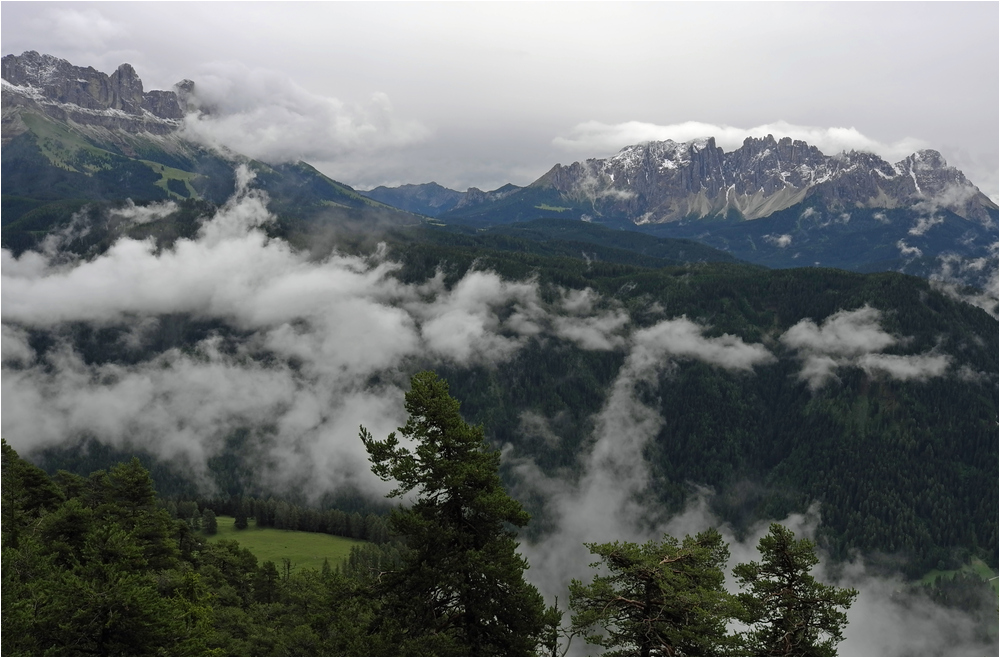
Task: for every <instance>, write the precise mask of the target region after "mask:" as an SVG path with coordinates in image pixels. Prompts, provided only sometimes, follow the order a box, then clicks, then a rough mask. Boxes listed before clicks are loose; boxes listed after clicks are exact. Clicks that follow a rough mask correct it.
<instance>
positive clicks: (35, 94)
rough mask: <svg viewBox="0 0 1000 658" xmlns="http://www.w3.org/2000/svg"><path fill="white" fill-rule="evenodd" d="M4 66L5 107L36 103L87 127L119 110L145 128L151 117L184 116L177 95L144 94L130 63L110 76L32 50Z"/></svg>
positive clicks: (7, 60) (8, 58)
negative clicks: (141, 120) (140, 120)
mask: <svg viewBox="0 0 1000 658" xmlns="http://www.w3.org/2000/svg"><path fill="white" fill-rule="evenodd" d="M0 68H2V73H3V79H4V80H5V81H6V82H7V83H8V84H7V85H4V89H3V94H4V105H12V106H17V105H32V106H35V107H36V108H39V109H41V110H42V111H44V112H46V113H50V114H54V115H56V116H57V118H60V119H64V118H66V117H67V116H72V117H73V120H74V121H77V122H78V123H84V124H87V123H92V122H93V121H95V120H96V121H101V119H95V118H94V117H100V116H104V117H108V116H111V115H112V114H114V113H115V112H119V113H124V114H125V115H129V116H132V117H136V118H142V119H144V123H146V124H148V123H149V121H148V120H147V119H150V118H152V119H163V120H178V119H181V118H183V116H184V111H183V106H182V105H181V102H180V99H179V97H178V95H177V93H176V92H174V91H151V92H146V91H144V90H143V86H142V80H141V79H140V78H139V74H138V73H136V70H135V68H133V67H132V65H131V64H127V63H126V64H122V65H121V66H119V67H118V68H117V70H115V72H114V73H112V74H111V75H107V74H104V73H102V72H100V71H98V70H96V69H94V68H93V67H90V66H88V67H86V68H84V67H81V66H74V65H73V64H70V63H69V62H68V61H66V60H64V59H60V58H58V57H54V56H52V55H45V54H39V53H37V52H35V51H33V50H29V51H27V52H24V53H22V54H21V55H6V56H4V57H3V59H2V66H0ZM15 96H16V97H19V98H15ZM109 112H110V113H111V114H109ZM147 113H148V114H149V115H151V116H149V117H147V116H146V115H147ZM88 117H90V119H88Z"/></svg>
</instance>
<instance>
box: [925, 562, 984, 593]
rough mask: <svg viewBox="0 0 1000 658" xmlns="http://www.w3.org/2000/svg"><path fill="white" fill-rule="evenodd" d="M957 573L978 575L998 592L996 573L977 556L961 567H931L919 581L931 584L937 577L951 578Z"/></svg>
mask: <svg viewBox="0 0 1000 658" xmlns="http://www.w3.org/2000/svg"><path fill="white" fill-rule="evenodd" d="M958 573H971V574H975V575H977V576H979V577H980V578H981V579H982V580H983V581H984V582H988V583H989V584H990V586H992V587H993V593H994V594H1000V591H998V587H997V575H996V574H995V573H994V572H993V570H992V569H990V567H989V565H987V564H986V563H985V562H983V561H982V560H980V559H979V558H972V560H970V561H969V563H968V564H965V565H962V568H961V569H954V570H950V571H940V570H938V569H933V570H931V571H929V572H928V573H927V574H925V575H924V577H923V578H921V579H920V582H921V583H922V584H924V585H932V584H933V583H934V581H936V580H937V579H938V578H944V579H945V580H951V579H952V578H954V577H955V574H958Z"/></svg>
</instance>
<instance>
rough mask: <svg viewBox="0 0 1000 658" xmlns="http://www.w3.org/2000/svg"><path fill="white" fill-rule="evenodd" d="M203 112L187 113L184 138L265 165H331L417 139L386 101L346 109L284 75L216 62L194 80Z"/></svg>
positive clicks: (418, 128) (420, 132) (419, 132)
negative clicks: (308, 162)
mask: <svg viewBox="0 0 1000 658" xmlns="http://www.w3.org/2000/svg"><path fill="white" fill-rule="evenodd" d="M195 98H196V102H197V103H198V104H199V105H200V108H201V110H203V111H198V112H192V113H190V114H188V116H187V117H186V118H185V121H184V130H183V134H184V135H185V136H186V137H188V138H191V139H194V140H197V141H201V142H204V143H207V144H209V145H213V146H218V145H222V146H225V147H228V148H230V149H232V150H234V151H236V152H239V153H242V154H244V155H248V156H250V157H252V158H256V159H259V160H264V161H267V162H285V161H295V160H318V161H335V160H340V159H342V158H343V157H344V156H345V155H348V154H353V153H368V152H371V151H376V150H380V149H385V148H398V147H402V146H407V145H410V144H415V143H418V142H420V141H423V140H424V139H426V138H427V137H428V136H429V134H430V133H429V131H428V130H427V128H426V127H425V126H423V125H422V124H421V123H420V122H418V121H415V120H412V119H401V118H399V117H398V116H396V114H395V112H394V111H393V109H392V104H391V103H390V101H389V97H388V96H387V95H385V94H383V93H375V94H373V95H372V96H371V98H370V99H369V101H368V103H367V104H364V105H362V104H348V103H344V102H342V101H340V100H338V99H336V98H332V97H327V96H321V95H319V94H315V93H313V92H310V91H308V90H306V89H304V88H302V87H300V86H299V85H298V84H296V83H295V82H293V81H292V80H291V79H289V78H288V77H287V76H285V75H284V74H281V73H278V72H277V71H272V70H268V69H260V68H257V69H251V68H249V67H247V66H245V65H243V64H240V63H237V62H228V63H224V64H223V63H217V64H214V65H212V66H211V67H209V68H208V71H207V72H206V73H205V74H204V75H203V76H200V77H199V78H198V79H197V80H196V85H195Z"/></svg>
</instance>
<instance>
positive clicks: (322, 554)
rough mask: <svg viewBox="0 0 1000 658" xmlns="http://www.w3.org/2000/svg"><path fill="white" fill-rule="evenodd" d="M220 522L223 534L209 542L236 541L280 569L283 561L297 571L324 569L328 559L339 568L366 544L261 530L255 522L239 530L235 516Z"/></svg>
mask: <svg viewBox="0 0 1000 658" xmlns="http://www.w3.org/2000/svg"><path fill="white" fill-rule="evenodd" d="M218 522H219V532H218V533H217V534H215V535H212V536H211V537H209V538H208V540H209V541H219V540H220V539H235V540H236V541H238V542H239V543H240V546H243V547H244V548H247V549H250V552H251V553H253V554H254V555H256V556H257V560H258V561H259V562H260V563H264V562H266V561H267V560H270V561H271V562H274V563H275V564H276V565H277V566H278V568H279V569H280V568H281V561H282V559H283V558H288V559H289V560H291V562H292V567H293V568H295V569H321V568H322V567H323V560H324V559H328V560H330V566H331V567H336V566H337V565H338V564H340V561H341V560H344V559H346V558H347V556H348V555H350V554H351V547H352V546H357V545H360V544H364V543H366V542H363V541H358V540H356V539H347V538H344V537H335V536H333V535H327V534H323V533H320V532H298V531H296V530H277V529H275V528H258V527H257V526H256V525H254V523H253V522H251V523H250V526H249V527H248V528H247V529H246V530H237V529H236V528H235V527H234V525H235V523H236V519H235V518H233V517H231V516H220V517H218Z"/></svg>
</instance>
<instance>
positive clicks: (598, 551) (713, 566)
mask: <svg viewBox="0 0 1000 658" xmlns="http://www.w3.org/2000/svg"><path fill="white" fill-rule="evenodd" d="M587 547H588V548H589V549H590V552H591V553H594V554H595V555H598V556H600V558H601V559H600V560H599V561H597V562H594V563H593V564H591V566H592V567H595V568H597V567H602V568H604V569H606V570H607V571H608V575H596V576H594V580H593V582H592V583H591V584H589V585H584V584H583V583H582V582H581V581H579V580H573V582H572V583H571V584H570V588H569V592H570V607H571V608H572V609H573V610H574V614H573V626H572V628H573V631H574V632H576V633H580V634H583V635H584V637H585V638H586V640H587V642H589V643H591V644H598V645H600V646H603V647H605V648H607V649H611V651H610V652H609V655H638V656H651V655H664V656H677V655H682V656H713V655H720V653H722V652H724V650H726V649H727V647H728V646H729V644H731V642H730V640H731V638H729V637H728V636H727V634H726V623H727V622H728V621H729V620H730V619H731V618H733V616H734V615H735V614H736V608H737V606H736V604H735V601H734V599H733V597H732V595H730V594H728V593H727V592H726V590H725V587H724V583H725V575H724V574H723V571H722V569H723V567H724V566H725V564H726V560H727V559H728V558H729V547H728V546H727V545H726V543H725V542H724V541H723V540H722V536H721V535H720V534H719V533H718V532H717V531H715V530H707V531H705V532H702V533H700V534H698V535H697V536H696V537H690V536H688V537H685V538H684V541H683V542H678V541H677V540H676V539H675V538H673V537H671V536H669V535H664V536H663V540H662V541H655V540H653V541H649V542H646V543H645V544H643V545H642V546H639V545H638V544H634V543H632V542H614V543H610V544H587ZM597 627H600V628H602V629H603V633H602V632H595V631H596V629H597Z"/></svg>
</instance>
